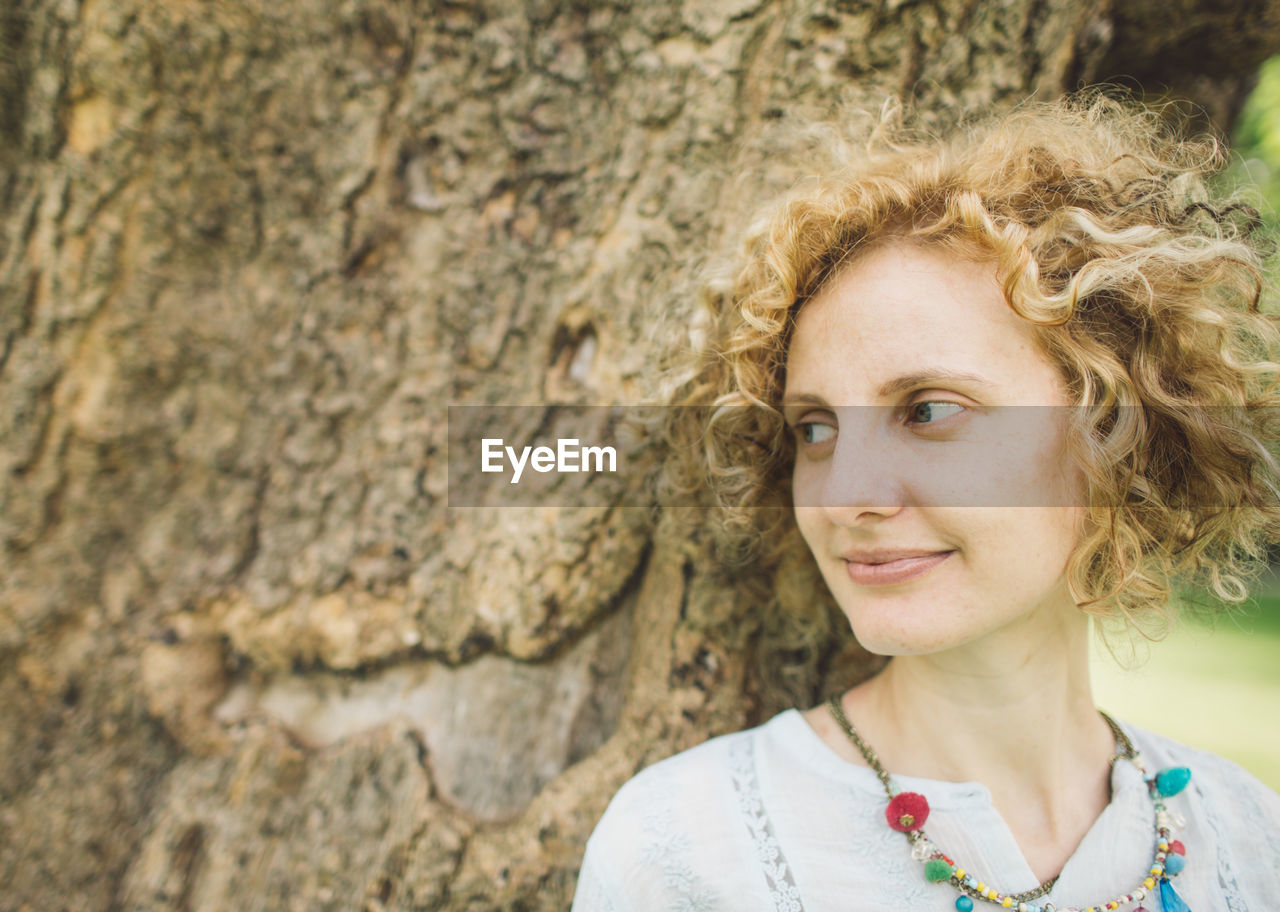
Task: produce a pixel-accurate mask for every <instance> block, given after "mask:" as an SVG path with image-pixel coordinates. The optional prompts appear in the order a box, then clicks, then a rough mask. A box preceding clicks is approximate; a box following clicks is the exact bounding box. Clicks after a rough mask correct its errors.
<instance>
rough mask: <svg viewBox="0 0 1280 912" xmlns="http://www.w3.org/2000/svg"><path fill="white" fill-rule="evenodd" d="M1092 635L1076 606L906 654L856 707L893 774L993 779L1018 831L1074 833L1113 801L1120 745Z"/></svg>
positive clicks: (851, 706) (857, 719) (857, 698)
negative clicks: (1095, 668)
mask: <svg viewBox="0 0 1280 912" xmlns="http://www.w3.org/2000/svg"><path fill="white" fill-rule="evenodd" d="M1088 642H1089V625H1088V619H1087V618H1086V617H1085V616H1084V615H1083V614H1082V613H1080V612H1079V611H1078V610H1076V609H1075V608H1074V606H1071V609H1070V610H1066V609H1063V610H1060V611H1051V612H1046V613H1044V614H1041V615H1040V616H1039V617H1038V618H1037V619H1036V620H1035V621H1034V622H1029V624H1028V628H1027V629H1022V630H1006V631H1002V632H1001V634H1000V635H999V637H998V640H997V639H995V638H984V639H983V640H982V641H978V642H974V643H970V644H966V645H965V646H964V647H963V648H960V649H956V650H950V651H947V652H943V653H934V654H927V655H906V656H897V657H895V658H894V659H893V660H891V661H890V662H889V664H888V665H887V666H886V668H885V669H884V671H882V672H881V673H880V674H879V675H877V676H876V677H874V678H872V679H871V680H870V681H867V682H865V683H864V684H862V685H860V686H859V687H857V688H855V689H854V690H852V691H850V692H849V693H848V694H847V695H846V696H845V703H844V705H845V709H846V712H848V714H849V716H850V718H851V719H852V720H853V723H854V725H856V726H857V727H858V728H859V729H860V730H861V732H862V734H863V736H864V737H865V738H866V739H867V741H868V743H869V744H870V745H871V747H872V748H873V749H874V750H875V751H876V752H877V753H878V754H879V757H880V762H881V763H882V764H883V766H884V767H885V768H886V769H887V770H888V771H889V772H890V774H898V775H911V776H919V777H923V778H928V779H941V780H947V781H953V782H968V781H976V782H981V783H983V784H984V785H986V786H987V787H988V788H989V789H990V791H991V793H992V796H993V799H994V801H995V804H996V807H997V808H998V809H999V810H1001V812H1002V813H1003V814H1005V816H1006V819H1008V820H1009V823H1010V825H1011V826H1013V827H1014V829H1015V831H1016V830H1018V829H1021V828H1024V827H1026V828H1034V827H1043V828H1045V830H1042V832H1045V831H1047V832H1048V833H1053V832H1055V831H1062V832H1063V835H1064V838H1068V839H1069V838H1071V837H1069V836H1068V835H1067V833H1068V831H1075V830H1079V828H1080V827H1081V825H1082V820H1081V806H1082V805H1084V804H1088V805H1089V806H1092V807H1093V811H1092V812H1091V813H1092V816H1089V817H1088V818H1087V821H1084V822H1085V823H1086V824H1087V822H1088V821H1091V820H1092V819H1093V817H1094V816H1096V814H1097V813H1098V812H1100V811H1101V808H1102V807H1103V806H1105V805H1106V803H1107V801H1108V800H1109V798H1108V795H1109V788H1110V779H1109V775H1108V772H1109V766H1108V763H1107V761H1108V759H1109V758H1110V757H1111V756H1112V754H1113V753H1114V751H1115V747H1114V740H1113V738H1112V735H1111V732H1110V729H1109V728H1108V727H1107V725H1106V723H1105V721H1103V719H1102V717H1101V716H1100V715H1099V714H1098V712H1097V710H1096V708H1095V707H1094V704H1093V693H1092V689H1091V686H1090V681H1089V655H1088V652H1089V651H1088ZM1013 818H1018V819H1013ZM1076 835H1077V836H1078V835H1080V834H1076Z"/></svg>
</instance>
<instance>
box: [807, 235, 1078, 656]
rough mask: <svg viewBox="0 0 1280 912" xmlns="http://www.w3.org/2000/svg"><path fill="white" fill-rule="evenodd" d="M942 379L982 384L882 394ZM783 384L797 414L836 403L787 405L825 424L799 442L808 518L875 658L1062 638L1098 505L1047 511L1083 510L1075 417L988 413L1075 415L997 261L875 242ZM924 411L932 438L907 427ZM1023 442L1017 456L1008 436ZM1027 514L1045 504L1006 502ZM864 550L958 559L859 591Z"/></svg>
mask: <svg viewBox="0 0 1280 912" xmlns="http://www.w3.org/2000/svg"><path fill="white" fill-rule="evenodd" d="M930 368H942V369H944V370H947V371H950V372H953V373H965V374H972V375H975V376H976V377H977V378H978V379H979V380H980V381H982V382H978V381H977V380H973V381H971V380H967V379H960V380H956V379H946V380H938V381H931V382H928V383H926V384H925V385H922V386H918V387H916V388H912V389H907V390H902V391H896V392H893V393H892V394H891V395H889V396H888V397H885V396H882V395H881V387H882V386H883V385H884V384H886V383H887V382H888V381H890V380H892V379H894V378H896V377H899V376H901V375H904V374H910V373H915V372H918V371H926V370H927V369H930ZM786 377H787V386H786V395H785V397H784V401H790V400H791V399H793V398H794V397H795V396H796V395H803V394H809V395H811V396H812V397H814V398H820V399H821V400H823V403H824V404H808V403H805V404H799V405H787V406H786V408H785V413H786V415H787V420H788V423H789V424H791V425H793V427H794V426H795V425H796V424H797V423H800V422H817V424H816V425H815V427H816V429H817V431H816V432H815V433H814V435H813V436H815V437H817V438H820V442H819V443H818V444H817V445H810V444H809V443H808V442H807V441H805V440H803V439H802V440H800V441H798V454H797V458H796V467H795V473H794V482H795V499H796V520H797V523H798V525H799V527H800V531H801V533H802V534H803V536H804V538H805V541H806V542H807V543H808V545H809V547H810V549H811V550H812V551H813V554H814V557H815V559H816V560H817V562H818V565H819V567H820V568H821V570H822V574H823V577H824V579H825V580H826V582H827V585H828V586H829V587H830V588H831V591H832V593H833V595H834V596H835V598H836V600H837V602H838V603H839V604H840V606H841V608H842V609H843V610H844V612H845V614H846V615H847V616H848V618H849V621H850V623H851V624H852V626H853V630H854V633H855V634H856V635H857V637H858V639H859V640H860V641H861V642H862V643H863V645H864V646H866V647H867V648H868V649H870V650H872V651H873V652H877V653H880V654H883V655H919V654H928V653H939V652H943V651H946V650H955V649H961V650H962V651H969V650H983V649H996V648H1004V647H1005V646H1007V645H1010V644H1011V643H1018V644H1023V645H1025V643H1027V642H1028V641H1041V642H1043V641H1045V640H1051V638H1052V637H1053V636H1054V635H1055V631H1056V630H1057V629H1058V627H1059V626H1060V624H1061V623H1062V619H1063V618H1065V617H1068V616H1070V615H1073V614H1076V613H1078V610H1077V609H1076V607H1075V605H1074V602H1073V600H1072V599H1071V598H1070V595H1069V592H1068V590H1067V587H1066V583H1065V578H1064V570H1065V567H1066V562H1067V559H1068V557H1069V556H1070V554H1071V551H1072V549H1073V547H1074V546H1075V544H1076V542H1077V541H1078V538H1079V534H1080V529H1081V528H1082V522H1083V516H1084V510H1083V508H1082V507H1079V506H1045V505H1044V504H1046V503H1056V504H1071V503H1076V502H1077V501H1073V492H1075V491H1078V490H1080V488H1079V485H1080V481H1081V476H1080V474H1079V472H1078V470H1076V469H1074V467H1072V466H1070V465H1069V464H1067V462H1066V461H1065V457H1064V454H1063V449H1062V445H1063V425H1064V423H1065V419H1066V411H1067V410H1066V409H1045V408H1039V409H1025V410H1019V409H1010V410H1007V413H1006V414H1004V415H1003V417H999V416H998V415H996V414H990V413H983V412H982V411H981V409H982V408H983V407H984V406H986V407H992V406H1011V405H1034V406H1067V405H1070V404H1071V401H1070V400H1069V399H1068V397H1067V394H1066V390H1065V385H1064V383H1063V381H1062V378H1061V375H1060V373H1059V371H1058V369H1057V368H1056V366H1055V365H1053V364H1052V363H1050V362H1049V361H1048V359H1047V358H1046V357H1045V356H1044V355H1043V354H1042V353H1041V352H1040V351H1039V349H1038V348H1037V347H1036V345H1035V342H1034V337H1033V335H1032V331H1031V327H1030V325H1029V324H1028V323H1027V322H1026V321H1025V320H1023V319H1022V318H1021V317H1019V316H1018V315H1017V314H1015V313H1014V312H1013V311H1012V310H1011V309H1010V308H1009V306H1008V305H1007V304H1006V303H1005V301H1004V298H1003V295H1002V294H1001V291H1000V288H999V286H998V285H997V283H996V279H995V267H994V265H992V264H989V263H987V264H984V263H975V262H973V261H970V260H966V259H962V258H960V257H958V256H956V255H955V254H952V253H949V252H947V251H944V250H941V249H939V248H931V247H927V246H923V245H916V244H909V243H903V242H892V243H890V244H887V245H884V246H879V247H876V248H875V249H873V250H872V251H870V252H868V253H866V254H863V255H862V256H861V257H859V258H858V259H857V260H855V261H854V262H853V263H852V264H851V265H849V266H847V267H846V268H845V269H844V270H843V271H842V272H840V273H839V274H837V275H836V276H835V277H834V278H833V279H832V280H831V281H830V282H828V284H827V285H826V286H825V287H824V288H823V290H822V291H821V292H820V293H819V294H818V295H817V296H816V297H815V298H814V299H813V300H811V301H809V302H807V303H806V304H805V305H804V306H803V308H802V309H801V311H800V313H799V315H798V317H797V322H796V326H795V331H794V334H793V337H792V340H791V344H790V348H789V350H788V356H787V367H786ZM921 402H935V403H938V402H940V403H945V405H942V406H930V407H926V411H925V412H924V413H921V412H918V411H917V412H910V413H909V414H912V415H924V416H925V417H928V418H932V421H923V422H921V425H920V427H918V428H917V427H907V426H905V425H904V424H903V423H902V422H901V421H895V419H894V417H893V416H894V415H895V414H899V413H901V414H908V411H907V410H908V409H910V408H911V407H913V406H918V405H919V403H921ZM848 406H883V407H884V408H876V409H866V408H847V407H848ZM995 412H996V413H999V409H995ZM1010 433H1012V434H1014V435H1015V436H1011V437H1010V438H1009V441H1010V443H1009V444H1008V445H1006V442H1005V441H1004V440H1003V439H1001V438H999V435H1001V434H1010ZM984 444H985V446H984ZM975 454H976V455H975ZM1046 492H1050V493H1051V494H1052V495H1053V496H1049V497H1047V495H1046ZM1055 497H1056V499H1054V498H1055ZM1022 503H1026V504H1035V505H1033V506H1008V505H1007V504H1022ZM930 504H952V505H950V506H930ZM954 504H962V505H954ZM985 504H1000V505H985ZM850 548H867V549H876V548H914V549H926V550H930V551H945V550H952V551H954V553H953V554H952V555H951V556H950V557H949V558H948V559H947V560H946V561H945V562H943V563H942V564H941V565H939V566H937V567H936V568H934V569H932V570H930V571H929V572H928V573H926V574H924V575H922V576H920V577H917V578H914V579H911V580H907V581H905V582H902V583H898V584H894V585H884V586H869V585H861V584H859V583H856V582H855V581H854V580H853V579H851V578H850V576H849V573H848V570H847V567H846V564H845V561H844V560H842V559H841V556H840V555H841V554H843V553H845V552H847V551H848V550H849V549H850ZM1010 638H1012V640H1010ZM1015 651H1021V650H1015Z"/></svg>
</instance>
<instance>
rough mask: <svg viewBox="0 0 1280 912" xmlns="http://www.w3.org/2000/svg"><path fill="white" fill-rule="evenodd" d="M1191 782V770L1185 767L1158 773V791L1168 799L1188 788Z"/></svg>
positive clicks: (1173, 767) (1174, 767)
mask: <svg viewBox="0 0 1280 912" xmlns="http://www.w3.org/2000/svg"><path fill="white" fill-rule="evenodd" d="M1190 781H1191V770H1189V769H1187V768H1186V767H1185V766H1171V767H1169V768H1167V769H1162V770H1161V771H1160V772H1158V773H1156V791H1158V792H1159V793H1160V794H1161V795H1163V796H1165V797H1166V798H1168V797H1169V796H1171V795H1176V794H1178V792H1180V791H1182V790H1183V789H1184V788H1186V787H1187V783H1188V782H1190Z"/></svg>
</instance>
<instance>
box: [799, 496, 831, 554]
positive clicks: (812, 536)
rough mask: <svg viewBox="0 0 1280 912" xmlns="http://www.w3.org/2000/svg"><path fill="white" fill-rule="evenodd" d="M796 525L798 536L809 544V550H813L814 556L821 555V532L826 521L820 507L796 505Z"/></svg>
mask: <svg viewBox="0 0 1280 912" xmlns="http://www.w3.org/2000/svg"><path fill="white" fill-rule="evenodd" d="M795 516H796V526H797V527H798V528H799V529H800V536H801V538H803V539H804V541H805V544H807V545H808V546H809V550H810V551H812V552H813V556H814V557H815V558H819V559H820V558H821V557H822V553H823V550H822V541H823V533H824V530H825V528H826V522H825V519H824V518H823V515H822V508H821V507H796V508H795Z"/></svg>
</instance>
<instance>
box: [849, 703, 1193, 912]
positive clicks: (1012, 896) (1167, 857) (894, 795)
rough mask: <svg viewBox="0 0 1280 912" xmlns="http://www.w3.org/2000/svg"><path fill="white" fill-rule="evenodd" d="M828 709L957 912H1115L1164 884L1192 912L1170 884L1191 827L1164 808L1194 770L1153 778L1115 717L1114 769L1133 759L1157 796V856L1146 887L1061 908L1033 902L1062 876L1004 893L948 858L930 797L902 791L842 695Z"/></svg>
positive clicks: (1173, 903)
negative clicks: (931, 820)
mask: <svg viewBox="0 0 1280 912" xmlns="http://www.w3.org/2000/svg"><path fill="white" fill-rule="evenodd" d="M827 705H828V706H829V707H830V709H831V715H832V716H834V717H835V720H836V722H837V723H839V725H840V728H841V729H843V730H844V733H845V734H846V735H847V736H848V737H849V740H850V741H852V742H853V746H854V747H856V748H857V749H858V752H859V753H861V754H862V756H863V758H864V759H865V760H866V761H867V765H868V766H870V767H871V769H872V770H874V771H875V774H876V776H877V777H878V778H879V779H880V782H881V784H882V785H883V786H884V790H885V794H886V795H888V796H889V806H888V807H886V808H885V812H884V814H885V819H886V820H887V821H888V823H889V826H890V828H892V829H894V830H897V831H898V832H899V833H904V834H905V835H906V837H907V839H908V840H909V841H910V843H911V855H912V857H913V858H915V859H916V860H917V861H922V862H924V876H925V880H928V881H930V882H933V883H940V882H942V881H949V882H950V884H951V886H953V887H955V888H956V889H957V890H959V891H960V895H959V896H958V897H956V909H958V910H959V912H971V910H972V909H973V902H974V900H979V901H982V902H988V903H994V904H995V905H997V906H1001V907H1003V908H1005V909H1015V910H1016V912H1110V910H1116V909H1121V908H1124V907H1126V906H1128V905H1129V904H1130V903H1140V902H1142V901H1143V900H1144V899H1146V898H1147V897H1148V896H1149V895H1151V896H1154V895H1155V893H1156V888H1157V884H1158V885H1159V895H1160V902H1161V907H1162V908H1163V910H1164V912H1191V910H1190V909H1188V908H1187V904H1186V903H1184V902H1183V901H1182V897H1180V896H1179V895H1178V894H1177V893H1176V892H1175V891H1174V889H1173V884H1172V883H1170V882H1169V878H1170V877H1172V876H1174V875H1176V874H1178V873H1179V872H1180V871H1182V869H1183V866H1184V865H1185V856H1186V849H1185V848H1184V847H1183V845H1182V843H1181V842H1179V841H1178V840H1176V839H1170V838H1169V837H1170V836H1171V835H1172V834H1173V830H1174V829H1175V828H1180V827H1183V826H1185V825H1186V821H1185V820H1183V818H1182V816H1181V815H1180V814H1178V813H1176V812H1171V811H1169V810H1168V809H1167V808H1166V807H1165V805H1164V799H1165V798H1167V797H1170V796H1172V795H1176V794H1178V793H1179V792H1180V791H1182V790H1183V789H1184V788H1186V786H1187V783H1188V782H1189V781H1190V780H1191V770H1189V769H1187V768H1186V767H1185V766H1173V767H1168V768H1167V769H1163V770H1160V771H1159V772H1158V773H1156V774H1154V775H1148V774H1147V769H1146V767H1145V766H1143V764H1142V758H1141V756H1140V755H1139V754H1138V751H1137V750H1136V749H1135V748H1134V746H1133V743H1132V742H1131V741H1130V740H1129V738H1128V736H1126V735H1125V733H1124V732H1123V731H1122V730H1121V729H1120V726H1119V725H1117V724H1116V722H1115V720H1114V719H1112V718H1111V717H1110V716H1108V715H1107V714H1106V713H1104V712H1102V711H1101V710H1099V711H1098V712H1099V713H1101V715H1102V718H1103V719H1105V720H1106V723H1107V726H1108V727H1109V728H1110V729H1111V733H1112V734H1113V735H1114V736H1115V739H1116V744H1117V745H1118V746H1119V748H1120V750H1119V751H1118V752H1117V753H1116V755H1115V756H1114V757H1112V758H1111V763H1112V765H1113V766H1114V765H1115V762H1116V761H1117V760H1121V759H1123V760H1128V761H1129V762H1130V763H1132V764H1133V765H1134V766H1136V767H1137V768H1138V771H1139V772H1140V773H1142V778H1143V781H1144V782H1146V784H1147V791H1148V792H1149V793H1150V795H1151V803H1152V805H1153V806H1154V807H1155V815H1156V820H1155V837H1156V838H1155V857H1154V858H1153V860H1152V862H1151V869H1150V870H1149V871H1148V872H1147V875H1146V876H1145V877H1144V878H1143V879H1142V883H1140V884H1139V885H1138V886H1137V887H1135V888H1134V889H1133V890H1131V891H1130V892H1128V893H1126V894H1124V895H1123V896H1118V897H1116V898H1115V899H1111V900H1107V901H1106V902H1103V903H1097V904H1095V905H1091V906H1069V907H1063V908H1061V909H1060V908H1058V906H1056V905H1054V904H1053V903H1051V902H1044V903H1037V902H1032V900H1036V899H1039V898H1040V897H1041V896H1044V895H1045V894H1046V893H1048V892H1049V891H1050V890H1052V889H1053V887H1054V884H1056V883H1057V882H1058V877H1057V875H1055V876H1053V877H1051V878H1049V879H1048V880H1046V881H1045V882H1044V883H1042V884H1040V886H1038V887H1036V888H1035V889H1034V890H1027V891H1025V892H1023V893H1002V892H1000V891H999V890H997V889H996V888H995V887H992V886H990V885H989V884H987V883H986V882H985V881H982V880H979V879H978V878H977V877H976V876H975V875H973V874H970V873H969V872H968V871H967V870H965V869H964V868H963V867H961V866H960V865H959V864H957V863H956V862H955V861H953V860H952V859H951V858H949V857H948V856H947V855H946V854H944V853H943V852H942V850H941V849H939V848H938V847H937V846H936V845H934V844H933V843H932V842H931V841H930V840H929V837H928V836H926V835H925V832H924V823H925V819H926V818H927V817H928V816H929V802H928V801H927V800H926V799H925V797H924V795H921V794H919V793H918V792H902V791H899V790H898V789H897V787H896V786H895V785H894V784H893V780H892V779H891V778H890V777H889V773H888V772H887V771H886V770H885V768H884V767H883V766H882V765H881V764H880V760H879V758H878V757H876V755H875V752H874V751H873V750H872V749H871V748H870V747H869V746H868V745H867V743H866V742H865V741H863V740H862V737H861V736H860V735H859V734H858V733H857V732H856V731H855V730H854V728H853V725H852V724H850V722H849V720H848V719H847V718H846V717H845V714H844V709H843V708H842V707H841V705H840V699H839V697H832V698H831V699H830V700H828V701H827ZM1130 912H1147V909H1146V908H1145V907H1144V906H1136V907H1134V908H1132V909H1131V910H1130Z"/></svg>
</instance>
